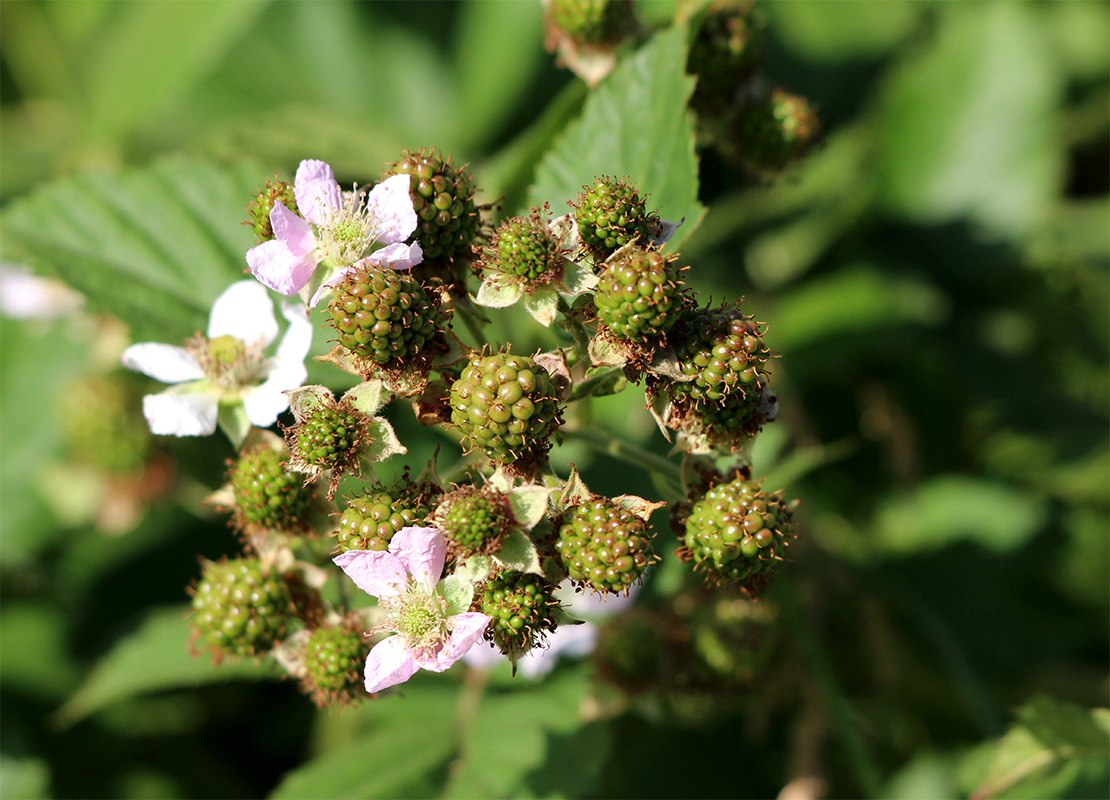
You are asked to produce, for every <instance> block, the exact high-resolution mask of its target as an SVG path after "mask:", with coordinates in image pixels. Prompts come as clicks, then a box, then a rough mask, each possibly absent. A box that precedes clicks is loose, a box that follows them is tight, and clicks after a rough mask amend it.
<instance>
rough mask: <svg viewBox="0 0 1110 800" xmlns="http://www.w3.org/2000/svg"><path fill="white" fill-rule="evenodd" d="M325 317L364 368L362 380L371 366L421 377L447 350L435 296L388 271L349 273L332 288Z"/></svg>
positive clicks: (367, 268) (365, 267) (406, 276)
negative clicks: (403, 371)
mask: <svg viewBox="0 0 1110 800" xmlns="http://www.w3.org/2000/svg"><path fill="white" fill-rule="evenodd" d="M328 312H329V314H330V316H331V320H330V324H331V325H332V327H333V328H335V331H336V334H337V340H338V342H339V344H340V346H342V347H344V348H346V349H347V350H349V351H350V352H351V353H353V354H354V355H355V356H357V357H358V358H359V359H362V360H363V361H364V362H365V363H364V364H363V365H362V369H360V373H362V374H369V373H370V372H372V371H373V367H374V366H376V367H380V368H382V369H384V370H387V371H392V372H398V371H402V370H405V369H409V370H416V371H419V372H423V373H426V372H427V370H428V367H429V365H430V364H431V362H432V359H433V358H434V357H435V356H436V355H437V354H438V353H439V352H443V351H446V350H447V342H446V340H445V337H444V334H443V329H444V328H445V327H446V316H445V314H444V313H443V311H442V309H441V307H440V301H439V295H438V293H429V292H427V291H425V290H424V287H422V286H421V285H420V282H419V281H417V280H416V279H415V278H414V277H413V276H412V275H410V274H408V273H405V272H401V271H398V270H395V269H393V268H392V267H389V266H385V267H381V266H377V265H374V264H369V263H364V264H363V265H361V266H356V267H355V268H354V269H352V270H351V271H350V272H348V273H347V274H346V275H345V276H344V278H343V280H342V281H341V282H340V283H339V284H338V285H337V286H336V287H335V288H334V290H333V294H332V299H331V301H330V302H329V303H328Z"/></svg>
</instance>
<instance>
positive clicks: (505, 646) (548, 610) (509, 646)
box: [481, 570, 558, 656]
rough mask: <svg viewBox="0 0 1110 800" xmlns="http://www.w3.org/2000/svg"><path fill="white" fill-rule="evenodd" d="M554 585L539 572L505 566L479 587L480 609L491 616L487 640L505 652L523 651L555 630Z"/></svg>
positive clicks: (555, 602) (516, 652)
mask: <svg viewBox="0 0 1110 800" xmlns="http://www.w3.org/2000/svg"><path fill="white" fill-rule="evenodd" d="M554 588H555V587H553V586H551V584H549V583H547V581H545V580H544V579H543V578H542V577H540V576H539V575H532V574H530V573H523V572H516V571H514V570H505V571H503V572H499V573H498V574H496V575H494V576H493V577H491V578H490V579H489V580H488V581H487V582H486V585H485V588H484V590H483V591H482V597H481V612H482V613H483V614H488V615H489V616H490V617H491V621H490V624H489V627H488V628H486V634H485V635H486V640H487V641H490V642H493V643H494V645H496V646H497V648H498V649H499V650H500V651H501V652H502V653H504V654H505V655H508V656H513V655H516V654H521V653H526V652H528V651H529V650H531V649H532V648H533V647H534V646H535V645H537V644H539V643H540V642H541V641H542V639H543V637H544V635H545V634H546V633H547V632H548V631H553V630H555V625H556V617H555V608H556V607H557V606H558V602H557V601H556V600H555V599H554V598H553V596H552V595H553V592H554Z"/></svg>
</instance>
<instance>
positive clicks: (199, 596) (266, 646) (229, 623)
mask: <svg viewBox="0 0 1110 800" xmlns="http://www.w3.org/2000/svg"><path fill="white" fill-rule="evenodd" d="M292 611H293V601H292V599H291V597H290V594H289V587H288V586H286V585H285V581H283V580H282V579H281V576H279V575H278V574H277V573H276V572H273V571H271V572H270V573H269V574H267V572H266V571H265V570H264V569H263V566H262V562H261V561H259V560H258V559H256V558H237V559H233V560H231V561H206V562H205V564H204V574H203V575H201V578H200V581H199V582H198V583H197V586H196V589H195V590H194V593H193V616H192V624H193V628H194V629H195V630H196V632H197V634H198V635H199V636H200V637H201V638H202V639H203V640H204V643H205V644H207V645H208V646H210V647H212V648H213V649H214V650H215V651H216V652H217V653H218V654H222V655H237V656H248V655H261V654H263V653H266V652H268V651H269V650H270V649H271V648H272V647H273V646H274V644H275V643H276V642H277V641H278V640H279V639H280V638H281V636H282V634H283V633H284V632H285V623H286V621H287V620H288V618H289V616H290V615H291V613H292Z"/></svg>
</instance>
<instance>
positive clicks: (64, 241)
mask: <svg viewBox="0 0 1110 800" xmlns="http://www.w3.org/2000/svg"><path fill="white" fill-rule="evenodd" d="M260 182H261V181H260V180H259V179H258V176H257V175H256V173H255V172H254V170H252V169H249V168H246V167H243V168H238V169H236V170H233V171H232V170H226V169H224V168H221V167H217V166H215V165H213V164H211V163H208V162H206V161H200V160H197V159H193V158H186V157H183V156H182V157H171V158H167V159H164V160H161V161H158V162H156V163H154V164H153V165H151V166H149V167H145V168H143V169H140V170H129V171H126V172H124V173H122V174H112V175H103V174H85V175H80V176H78V177H75V178H69V179H65V180H60V181H56V182H54V183H51V184H48V185H46V186H44V187H42V188H41V189H39V190H37V191H35V192H34V193H32V194H31V195H29V196H27V197H25V198H21V199H19V200H17V201H15V202H13V203H11V204H10V205H9V206H8V207H7V208H5V210H4V212H3V214H2V215H0V230H2V232H3V240H2V241H3V258H4V260H5V261H16V262H26V263H29V264H30V265H31V266H33V267H35V268H36V269H37V270H38V271H39V272H41V273H43V274H48V275H54V276H57V277H59V278H61V279H62V280H64V281H65V282H66V283H68V284H69V285H70V286H72V287H73V288H74V289H77V290H78V291H80V292H82V293H83V294H84V295H86V297H87V298H88V301H89V306H90V307H91V309H92V310H94V311H106V312H108V313H110V314H114V315H115V316H117V317H119V318H120V319H122V320H123V321H124V322H126V323H127V324H128V325H130V326H131V329H132V337H133V339H134V340H136V341H144V340H149V341H159V342H169V343H171V344H173V343H180V342H182V341H184V340H185V339H186V338H187V337H188V336H190V335H191V334H193V333H194V332H196V331H198V330H201V331H202V330H205V329H206V328H207V326H208V312H209V309H210V307H211V305H212V302H213V301H214V300H215V299H216V297H217V296H219V295H220V293H222V292H223V291H224V290H225V289H226V288H227V287H228V286H229V285H230V284H231V283H233V282H234V281H236V280H242V278H243V271H244V270H245V269H246V266H247V264H246V252H247V250H248V249H250V248H251V247H252V246H253V245H254V237H253V235H252V234H251V232H250V229H249V228H248V227H247V226H246V225H243V224H242V221H243V220H244V219H245V214H244V212H243V208H244V206H245V205H246V203H247V202H248V201H249V199H250V194H251V192H253V191H255V190H256V189H257V187H258V185H259V183H260Z"/></svg>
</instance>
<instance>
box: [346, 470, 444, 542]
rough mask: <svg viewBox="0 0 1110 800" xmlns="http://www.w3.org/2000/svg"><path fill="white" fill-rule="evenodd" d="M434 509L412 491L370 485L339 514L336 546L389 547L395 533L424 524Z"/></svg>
mask: <svg viewBox="0 0 1110 800" xmlns="http://www.w3.org/2000/svg"><path fill="white" fill-rule="evenodd" d="M431 512H432V509H431V508H430V507H429V506H428V505H426V504H425V501H424V499H423V498H422V497H421V496H419V495H417V494H416V493H414V492H411V491H405V490H396V489H395V490H394V491H392V492H387V491H386V490H385V487H384V486H382V485H381V484H375V485H374V486H372V487H370V488H369V489H366V490H365V491H364V492H363V493H362V494H361V495H358V496H357V497H354V498H352V499H351V500H349V501H348V502H347V508H346V510H344V512H343V514H342V516H340V518H339V531H338V532H337V535H338V540H339V541H338V543H337V545H336V550H337V551H338V552H341V553H342V552H345V551H347V550H385V549H387V548H388V547H389V542H390V540H391V539H392V538H393V534H395V533H397V531H399V530H401V528H407V527H410V526H419V525H423V524H424V523H425V522H426V521H427V519H428V517H429V516H430V514H431Z"/></svg>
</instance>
